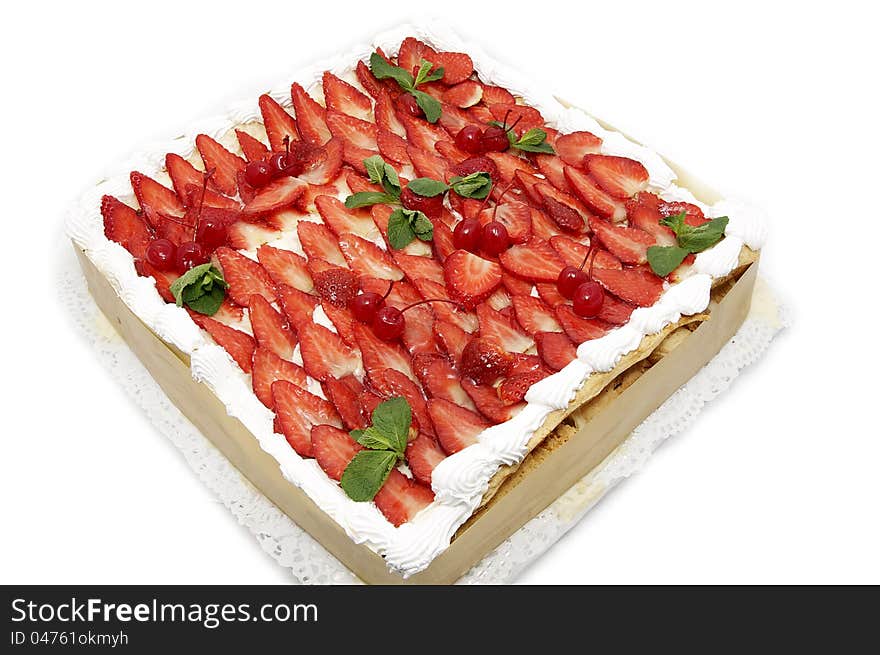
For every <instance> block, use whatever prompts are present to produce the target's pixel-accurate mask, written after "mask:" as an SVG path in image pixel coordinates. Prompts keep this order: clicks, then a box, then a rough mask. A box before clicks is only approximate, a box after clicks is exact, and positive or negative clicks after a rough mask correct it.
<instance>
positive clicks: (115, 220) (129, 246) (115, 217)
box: [101, 196, 151, 259]
mask: <svg viewBox="0 0 880 655" xmlns="http://www.w3.org/2000/svg"><path fill="white" fill-rule="evenodd" d="M101 216H102V217H103V218H104V236H106V237H107V238H108V239H110V240H111V241H115V242H116V243H118V244H119V245H120V246H122V247H123V248H125V249H126V250H127V251H128V252H130V253H131V255H132V257H134V258H135V259H143V258H144V257H145V256H146V252H147V246H149V245H150V241H151V235H150V228H149V227H147V224H146V223H145V222H144V219H143V218H141V217H140V216H139V215H138V213H137V212H136V211H135V210H134V209H132V208H131V207H129V206H128V205H126V204H124V203H122V202H120V201H119V200H117V199H116V198H114V197H113V196H104V197H103V198H101Z"/></svg>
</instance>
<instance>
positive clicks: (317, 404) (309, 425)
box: [272, 380, 353, 475]
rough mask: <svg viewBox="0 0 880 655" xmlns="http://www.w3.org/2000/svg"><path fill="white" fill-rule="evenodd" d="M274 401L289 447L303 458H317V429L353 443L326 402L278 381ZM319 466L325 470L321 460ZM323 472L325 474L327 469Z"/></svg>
mask: <svg viewBox="0 0 880 655" xmlns="http://www.w3.org/2000/svg"><path fill="white" fill-rule="evenodd" d="M272 397H273V399H274V401H275V411H276V413H277V415H278V422H279V423H280V425H281V430H282V432H283V433H284V437H285V438H286V439H287V443H289V444H290V445H291V447H292V448H293V449H294V450H295V451H296V452H298V453H299V454H300V455H302V456H303V457H312V456H313V455H314V456H316V455H317V453H315V449H314V447H313V444H312V434H313V427H315V426H321V427H322V428H326V429H330V430H334V429H335V430H336V431H337V432H341V433H342V434H343V435H344V436H345V438H346V439H349V440H351V437H349V436H348V434H347V433H346V432H342V430H340V429H339V428H341V427H342V421H341V420H340V418H339V415H338V414H337V413H336V409H335V408H334V407H333V405H331V404H330V403H328V402H327V401H326V400H324V399H323V398H320V397H318V396H316V395H314V394H311V393H309V392H308V391H306V390H305V389H302V388H301V387H299V386H297V385H296V384H293V383H292V382H288V381H287V380H279V381H278V382H275V383H274V384H273V385H272ZM352 443H353V442H352ZM318 464H320V465H321V468H324V465H323V463H322V462H321V460H320V459H318ZM347 464H348V463H347V462H346V465H347ZM324 470H325V471H326V469H324ZM329 474H330V473H329V471H328V475H329Z"/></svg>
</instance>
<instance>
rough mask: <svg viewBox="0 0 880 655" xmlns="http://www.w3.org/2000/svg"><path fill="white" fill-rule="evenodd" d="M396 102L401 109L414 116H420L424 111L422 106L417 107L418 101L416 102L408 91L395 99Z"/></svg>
mask: <svg viewBox="0 0 880 655" xmlns="http://www.w3.org/2000/svg"><path fill="white" fill-rule="evenodd" d="M397 102H398V103H399V104H400V106H401V107H403V110H404V111H405V112H406V113H407V114H409V115H410V116H415V117H416V118H421V117H422V116H424V115H425V112H423V111H422V108H421V107H419V103H418V102H416V97H415V96H414V95H411V94H409V93H402V94H400V97H399V98H398V99H397Z"/></svg>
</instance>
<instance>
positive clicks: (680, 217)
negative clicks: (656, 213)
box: [660, 212, 690, 236]
mask: <svg viewBox="0 0 880 655" xmlns="http://www.w3.org/2000/svg"><path fill="white" fill-rule="evenodd" d="M685 218H687V213H686V212H680V213H678V214H675V215H673V216H667V217H666V218H664V219H661V221H660V225H665V226H666V227H668V228H669V229H670V230H672V231H673V232H675V235H676V236H678V235H679V234H682V233H683V232H685V231H686V230H688V229H689V228H690V225H688V224H687V223H685V222H684V219H685Z"/></svg>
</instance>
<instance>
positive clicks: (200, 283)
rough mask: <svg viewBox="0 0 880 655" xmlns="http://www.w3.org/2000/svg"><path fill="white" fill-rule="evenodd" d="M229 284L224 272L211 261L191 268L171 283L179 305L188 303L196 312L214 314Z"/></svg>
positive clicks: (175, 299) (207, 314)
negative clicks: (224, 277)
mask: <svg viewBox="0 0 880 655" xmlns="http://www.w3.org/2000/svg"><path fill="white" fill-rule="evenodd" d="M228 286H229V285H228V284H227V283H226V280H224V279H223V274H222V273H221V272H220V271H219V270H217V268H215V267H214V266H213V265H212V264H211V263H210V262H208V263H207V264H201V265H199V266H194V267H193V268H191V269H189V270H188V271H187V272H186V273H184V274H183V275H181V276H180V277H179V278H177V279H176V280H174V282H172V283H171V295H173V296H174V301H175V302H176V303H177V306H178V307H183V306H184V305H186V306H187V307H189V308H190V309H192V310H193V311H194V312H198V313H199V314H205V315H206V316H213V315H214V314H216V313H217V310H219V309H220V305H222V304H223V299H224V298H225V297H226V289H227V287H228Z"/></svg>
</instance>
